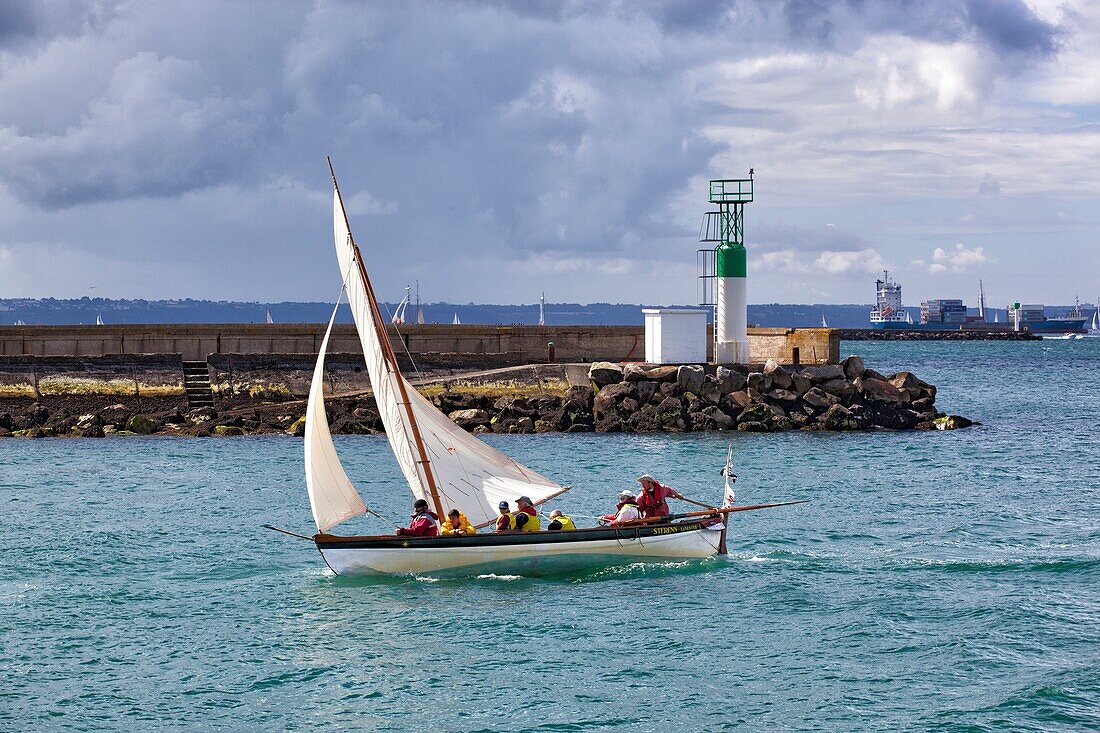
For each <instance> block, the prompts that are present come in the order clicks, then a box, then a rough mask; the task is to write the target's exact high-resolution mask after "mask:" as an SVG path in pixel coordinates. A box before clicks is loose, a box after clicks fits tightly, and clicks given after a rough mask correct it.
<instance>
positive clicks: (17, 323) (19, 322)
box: [15, 316, 458, 326]
mask: <svg viewBox="0 0 1100 733" xmlns="http://www.w3.org/2000/svg"><path fill="white" fill-rule="evenodd" d="M455 318H458V316H455ZM15 325H16V326H26V325H27V324H26V323H24V322H23V319H22V318H20V319H19V320H17V321H16V322H15Z"/></svg>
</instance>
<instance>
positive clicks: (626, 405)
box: [619, 397, 640, 415]
mask: <svg viewBox="0 0 1100 733" xmlns="http://www.w3.org/2000/svg"><path fill="white" fill-rule="evenodd" d="M639 406H640V405H639V403H638V400H636V399H634V398H633V397H625V398H623V401H622V402H620V403H619V412H622V413H624V414H626V415H633V414H634V413H635V412H637V411H638V407H639Z"/></svg>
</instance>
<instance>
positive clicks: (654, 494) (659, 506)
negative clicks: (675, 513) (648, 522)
mask: <svg viewBox="0 0 1100 733" xmlns="http://www.w3.org/2000/svg"><path fill="white" fill-rule="evenodd" d="M638 483H640V484H641V485H642V493H640V494H638V511H640V512H641V513H642V516H643V517H646V518H648V517H667V516H668V515H669V514H672V512H671V511H669V508H668V499H669V498H670V497H671V498H673V499H683V498H684V497H683V496H681V495H680V492H679V491H677V490H676V489H674V488H672V487H670V486H665V485H664V484H662V483H660V482H659V481H657V480H656V479H654V478H653V477H652V476H650V475H649V474H648V473H646V474H642V475H641V476H639V477H638Z"/></svg>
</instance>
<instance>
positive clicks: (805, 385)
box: [791, 374, 813, 394]
mask: <svg viewBox="0 0 1100 733" xmlns="http://www.w3.org/2000/svg"><path fill="white" fill-rule="evenodd" d="M812 386H813V382H811V381H810V380H809V379H807V378H806V377H804V376H802V375H801V374H792V375H791V389H792V390H793V391H795V392H798V394H806V393H807V392H809V391H810V387H812Z"/></svg>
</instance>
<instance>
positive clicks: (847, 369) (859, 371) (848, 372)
mask: <svg viewBox="0 0 1100 733" xmlns="http://www.w3.org/2000/svg"><path fill="white" fill-rule="evenodd" d="M840 365H841V366H842V367H843V368H844V376H846V377H847V378H848V379H860V378H861V377H862V376H863V372H864V371H865V370H866V367H864V366H863V357H861V356H849V357H848V358H847V359H845V360H844V361H842V362H841V363H840Z"/></svg>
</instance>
